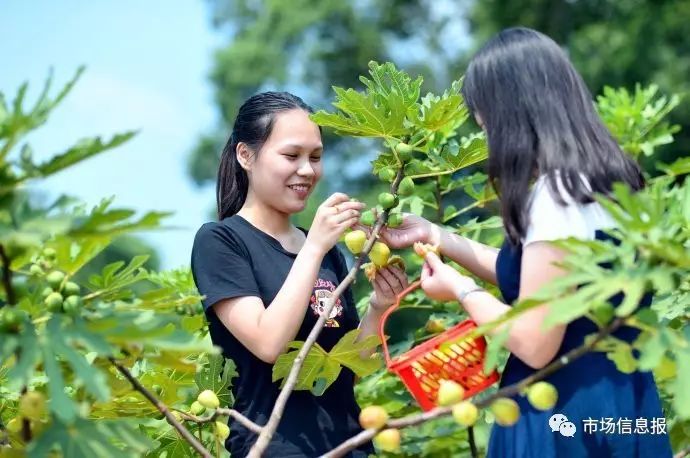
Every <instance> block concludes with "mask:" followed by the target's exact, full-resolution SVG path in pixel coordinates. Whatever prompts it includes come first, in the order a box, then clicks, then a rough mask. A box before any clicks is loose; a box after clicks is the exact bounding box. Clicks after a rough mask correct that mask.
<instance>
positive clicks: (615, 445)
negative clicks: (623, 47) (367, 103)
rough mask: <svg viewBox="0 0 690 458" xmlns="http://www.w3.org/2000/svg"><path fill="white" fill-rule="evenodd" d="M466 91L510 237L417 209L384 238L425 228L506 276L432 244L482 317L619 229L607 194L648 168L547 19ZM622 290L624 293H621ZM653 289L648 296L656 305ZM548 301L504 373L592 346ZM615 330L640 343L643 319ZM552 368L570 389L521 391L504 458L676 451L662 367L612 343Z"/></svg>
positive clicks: (495, 47) (435, 290) (581, 326)
mask: <svg viewBox="0 0 690 458" xmlns="http://www.w3.org/2000/svg"><path fill="white" fill-rule="evenodd" d="M462 93H463V96H464V99H465V103H466V104H467V106H468V107H469V109H470V111H471V112H472V113H473V114H474V116H475V118H476V120H477V122H478V124H479V125H480V127H481V128H482V129H483V130H484V131H485V132H486V136H487V139H488V148H489V157H488V175H489V180H490V183H491V184H492V186H493V188H494V189H495V190H496V192H497V195H498V196H499V200H500V210H501V216H502V217H503V224H504V228H505V235H506V237H505V242H504V244H503V246H502V247H501V249H500V250H497V249H494V248H492V247H489V246H486V245H483V244H481V243H478V242H476V241H472V240H470V239H467V238H464V237H461V236H458V235H455V234H451V233H449V232H447V231H445V230H443V229H442V228H439V227H438V226H436V225H433V224H431V223H430V222H428V221H426V220H425V219H423V218H420V217H417V216H415V215H405V217H404V219H403V224H402V225H401V226H399V227H398V228H395V229H391V228H387V229H385V230H384V232H383V239H384V241H385V242H387V243H388V244H389V245H390V246H391V247H393V248H403V247H406V246H409V245H411V244H412V243H413V242H415V241H417V240H421V241H425V242H429V243H432V244H437V245H439V246H440V250H441V252H442V254H444V255H445V256H447V257H449V258H451V259H452V260H454V261H456V262H457V263H458V264H460V265H462V266H464V267H465V268H467V269H468V270H469V271H471V272H472V273H473V274H474V275H476V276H477V277H480V278H482V279H484V280H486V281H488V282H491V283H494V284H496V285H498V287H499V289H500V291H501V294H502V296H503V298H502V300H501V299H499V298H497V297H494V296H493V295H492V294H490V293H488V292H487V291H485V290H483V289H482V288H479V287H478V286H477V284H476V283H475V281H474V280H473V279H472V278H470V277H466V276H463V275H461V274H460V273H459V272H458V271H456V270H455V269H453V268H452V267H451V266H448V265H446V264H444V263H443V262H442V261H441V260H440V259H439V257H438V256H436V255H435V254H433V253H430V254H428V255H427V257H426V262H425V265H424V267H423V271H422V288H423V289H424V291H425V292H426V294H427V295H428V296H430V297H432V298H434V299H437V300H457V301H459V302H460V304H461V305H462V307H463V308H464V309H465V310H466V311H467V313H468V314H469V315H470V317H471V318H472V319H473V320H474V321H475V322H477V323H478V324H480V325H481V324H485V323H488V322H491V321H493V320H495V319H497V318H499V317H500V316H501V315H503V314H505V313H506V312H507V311H508V310H510V304H512V303H513V302H515V301H516V300H520V299H523V298H525V297H528V296H530V295H531V294H533V293H535V292H536V291H537V290H539V289H540V288H541V287H543V286H544V285H546V284H548V283H549V282H551V281H553V280H554V279H556V278H557V277H559V276H562V275H564V271H563V270H562V269H560V268H559V267H557V265H556V264H557V263H558V262H559V261H561V260H562V259H563V258H564V256H565V254H564V253H563V251H562V250H560V249H559V248H557V247H556V246H555V245H553V244H552V243H550V242H551V241H553V240H557V239H564V238H568V237H577V238H580V239H590V240H591V239H595V238H597V239H601V238H604V237H607V234H606V233H605V232H603V229H607V228H611V227H613V226H614V224H615V223H614V221H613V220H612V218H611V217H610V216H609V215H608V214H607V212H606V211H605V210H604V208H603V207H602V206H601V205H600V204H599V203H597V202H596V201H595V200H594V199H593V194H594V193H602V194H610V192H611V190H612V186H613V184H614V183H615V182H622V183H624V184H626V185H628V186H629V187H630V188H631V189H632V190H635V191H636V190H639V189H641V188H642V187H643V186H644V178H643V175H642V173H641V171H640V168H639V167H638V165H637V164H636V163H635V162H634V161H633V160H632V159H631V158H630V157H629V156H627V155H626V154H625V153H624V152H623V151H621V149H620V148H619V147H618V145H617V143H616V141H615V140H614V138H613V137H612V136H611V134H610V133H609V132H608V130H607V129H606V127H605V126H604V125H603V123H602V121H601V119H600V118H599V116H598V115H597V113H596V111H595V109H594V104H593V101H592V97H591V95H590V93H589V91H588V90H587V88H586V86H585V84H584V82H583V80H582V78H581V77H580V75H579V74H578V73H577V71H576V70H575V68H574V67H573V66H572V64H571V63H570V61H569V60H568V58H567V56H566V55H565V53H564V52H563V50H562V49H561V48H560V47H559V46H558V45H557V44H556V43H555V42H554V41H553V40H551V39H550V38H548V37H546V36H545V35H543V34H541V33H539V32H536V31H534V30H530V29H526V28H512V29H507V30H504V31H502V32H500V33H499V34H498V35H496V36H495V37H493V38H492V39H491V40H489V42H488V43H486V45H485V46H484V47H483V48H482V49H481V50H480V51H479V52H478V53H477V54H476V55H475V56H474V57H473V58H472V60H471V62H470V64H469V66H468V69H467V73H466V75H465V79H464V83H463V88H462ZM620 299H621V298H620V297H617V298H614V299H612V304H613V305H614V306H615V305H617V304H618V303H619V302H620ZM650 300H651V297H649V296H647V297H645V298H644V302H643V304H642V305H647V306H648V305H649V303H650ZM548 313H549V305H548V304H544V305H540V306H538V307H535V308H533V309H531V310H530V311H528V312H526V313H524V314H523V315H521V316H520V317H519V318H518V319H516V320H514V321H512V323H511V327H510V332H509V334H508V338H507V340H506V342H505V346H506V348H507V349H508V350H509V351H510V353H511V354H510V357H509V359H508V362H507V364H506V366H505V368H504V369H503V373H502V380H501V386H505V385H511V384H513V383H516V382H518V381H520V380H523V379H524V378H526V377H528V376H529V375H531V374H533V373H534V372H535V371H537V370H539V369H540V368H543V367H544V366H546V365H548V364H549V363H550V362H552V361H554V360H555V359H557V358H559V357H560V356H561V355H563V354H564V353H566V352H568V351H569V350H571V349H573V348H575V347H578V346H580V345H582V344H583V342H584V338H585V336H587V335H589V334H593V333H595V332H596V331H597V329H598V328H597V326H596V325H595V324H594V323H593V322H592V321H590V320H589V319H587V318H580V319H577V320H575V321H573V322H571V323H569V324H568V325H557V326H554V327H552V328H549V329H548V330H546V331H545V330H543V329H542V323H543V321H544V318H545V317H546V315H547V314H548ZM614 335H615V337H617V338H619V339H623V340H625V341H627V342H631V341H633V340H634V339H635V337H636V335H637V332H636V330H635V329H632V328H630V327H623V328H621V329H619V330H617V331H616V332H615V333H614ZM546 381H548V382H550V383H551V384H553V385H554V386H555V387H556V388H557V390H558V401H557V403H556V405H555V407H554V408H552V409H549V410H547V411H540V410H537V409H535V408H534V407H533V406H531V405H530V403H529V402H527V399H526V398H524V397H522V396H515V397H514V399H515V401H517V403H518V404H519V407H520V410H521V413H522V415H521V417H520V419H519V420H518V422H517V423H516V424H514V425H513V426H505V427H504V426H499V425H495V426H494V427H493V429H492V433H491V438H490V441H489V450H488V455H489V456H490V457H496V458H499V457H500V458H504V457H539V458H542V457H556V456H558V457H570V456H572V457H582V456H592V457H608V456H617V457H650V458H651V457H655V458H656V457H668V456H671V448H670V443H669V439H668V435H667V433H666V431H665V429H664V430H663V431H662V428H657V430H656V431H655V432H654V433H650V430H651V425H652V424H653V422H663V421H665V419H664V416H663V413H662V410H661V405H660V401H659V396H658V392H657V387H656V385H655V382H654V377H653V375H652V373H651V372H633V373H631V374H626V373H622V372H620V371H619V370H618V369H617V368H616V366H615V365H614V363H613V362H612V361H610V360H609V359H608V358H607V357H606V354H605V353H602V352H591V353H588V354H586V355H585V356H583V357H582V358H580V359H578V360H576V361H574V362H572V363H571V364H568V365H567V366H565V367H564V368H562V369H561V370H559V371H557V372H556V373H554V374H552V375H549V376H548V377H546ZM553 415H558V416H557V417H554V419H552V416H553ZM566 418H567V421H568V422H569V424H568V425H566V426H567V430H565V431H561V429H559V425H556V426H557V427H556V428H553V429H552V426H553V425H554V422H561V421H563V422H565V421H566V420H565V419H566ZM607 419H611V420H607ZM638 419H640V420H639V422H640V423H641V422H642V421H644V422H645V423H646V424H647V430H646V431H640V430H638V429H637V426H638V425H637V422H638ZM550 420H551V421H550ZM590 420H591V421H594V422H596V424H597V425H599V423H600V421H601V422H603V421H609V422H610V421H613V422H624V423H619V424H617V425H615V428H614V431H613V433H610V431H607V432H603V431H601V430H596V429H594V428H589V429H588V430H585V429H584V428H583V425H584V424H585V422H586V421H590ZM621 424H622V425H624V426H625V428H626V429H622V428H621ZM593 429H594V430H593Z"/></svg>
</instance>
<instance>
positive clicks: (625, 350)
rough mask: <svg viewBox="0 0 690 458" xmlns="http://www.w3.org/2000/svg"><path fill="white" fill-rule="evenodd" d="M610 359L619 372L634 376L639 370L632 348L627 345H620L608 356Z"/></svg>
mask: <svg viewBox="0 0 690 458" xmlns="http://www.w3.org/2000/svg"><path fill="white" fill-rule="evenodd" d="M606 356H607V357H608V359H610V360H611V361H613V362H614V363H615V364H616V367H617V368H618V370H619V371H621V372H623V373H625V374H632V373H633V372H635V370H637V361H636V360H635V357H634V356H633V353H632V347H631V346H630V345H628V344H627V343H619V344H618V345H616V347H615V350H614V351H612V352H608V353H607V354H606Z"/></svg>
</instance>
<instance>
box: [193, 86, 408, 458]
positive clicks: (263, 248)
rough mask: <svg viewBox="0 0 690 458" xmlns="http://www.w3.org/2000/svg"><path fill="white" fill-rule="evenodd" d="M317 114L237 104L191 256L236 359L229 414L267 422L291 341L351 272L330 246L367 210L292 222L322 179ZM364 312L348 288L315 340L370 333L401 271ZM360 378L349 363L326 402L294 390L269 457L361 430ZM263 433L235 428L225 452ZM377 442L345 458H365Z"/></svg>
mask: <svg viewBox="0 0 690 458" xmlns="http://www.w3.org/2000/svg"><path fill="white" fill-rule="evenodd" d="M310 113H311V108H310V107H309V106H308V105H307V104H305V103H304V102H303V101H302V100H301V99H300V98H299V97H296V96H294V95H292V94H289V93H285V92H265V93H261V94H257V95H255V96H252V97H250V98H249V99H248V100H247V101H245V102H244V104H243V105H242V106H241V107H240V109H239V112H238V114H237V117H236V119H235V123H234V126H233V131H232V135H231V136H230V139H229V140H228V142H227V144H226V146H225V149H224V150H223V153H222V157H221V162H220V166H219V169H218V182H217V189H216V191H217V192H216V194H217V196H216V197H217V205H218V221H214V222H210V223H206V224H204V225H203V226H202V227H201V228H200V229H199V231H198V232H197V234H196V238H195V240H194V247H193V249H192V272H193V274H194V281H195V282H196V285H197V288H198V290H199V292H200V293H201V294H203V295H204V296H205V298H204V300H203V305H204V309H205V311H206V317H207V319H208V323H209V331H210V334H211V339H212V340H213V342H214V344H216V345H218V346H219V347H221V348H222V349H223V353H224V355H225V356H226V357H227V358H231V359H232V360H233V361H234V362H235V364H236V366H237V372H238V373H239V376H238V377H237V378H235V379H233V384H232V393H233V395H234V398H235V404H234V406H233V408H234V409H236V410H237V411H239V412H240V413H242V414H243V415H244V416H246V417H247V418H249V419H250V420H252V421H253V422H255V423H257V424H259V425H265V424H266V422H267V421H268V418H269V416H270V414H271V411H272V409H273V406H274V404H275V401H276V399H277V397H278V394H279V392H280V384H279V383H278V382H273V380H272V369H273V363H274V362H275V361H276V358H278V356H279V355H280V354H281V353H283V352H284V351H285V349H286V345H287V344H288V342H290V341H292V340H301V341H304V340H306V338H307V336H308V335H309V332H310V331H311V329H312V328H313V326H314V325H315V323H316V321H317V320H318V318H319V315H320V314H321V312H322V311H323V309H324V304H325V302H326V301H327V300H328V299H329V298H332V296H333V291H334V290H335V289H336V288H337V286H338V285H339V284H340V283H341V282H342V281H343V279H344V278H345V276H346V275H347V268H346V264H345V260H344V258H343V255H342V254H341V253H340V252H339V250H338V248H337V247H336V246H335V244H336V242H337V241H338V239H339V238H340V237H341V235H342V234H343V233H344V232H345V231H346V230H347V229H348V228H349V227H352V226H354V225H355V224H356V223H357V221H358V220H359V216H360V211H361V210H362V208H363V207H364V205H363V204H362V203H360V202H356V201H353V200H352V199H350V198H349V197H348V196H347V195H345V194H343V193H335V194H333V195H331V196H330V197H328V198H327V199H326V200H325V201H324V202H323V203H322V204H321V205H320V206H319V208H318V210H317V211H316V215H315V216H314V220H313V222H312V225H311V227H310V228H309V230H308V231H307V230H306V229H303V228H299V227H295V226H294V225H293V224H292V223H291V222H290V216H291V215H293V214H295V213H297V212H300V211H302V210H304V208H305V206H306V203H307V199H308V198H309V195H310V194H311V192H312V191H313V189H314V187H315V186H316V184H317V182H318V181H319V179H320V178H321V175H322V171H323V170H322V160H321V158H322V155H323V145H322V143H321V132H320V129H319V126H317V125H316V124H315V123H314V122H313V121H312V120H311V119H310V118H309V114H310ZM372 283H373V289H374V292H373V294H372V295H371V298H370V300H369V308H368V311H367V312H366V314H365V315H364V316H363V317H362V320H361V322H360V319H359V317H358V315H357V310H356V309H355V304H354V300H353V297H352V291H351V290H350V288H347V289H346V290H345V293H344V294H343V295H342V296H341V297H340V298H339V299H337V301H336V304H335V307H334V308H333V309H332V311H331V313H330V315H329V317H328V321H326V324H325V327H324V329H323V330H322V331H321V333H320V334H319V337H318V338H317V340H316V343H317V344H319V345H320V346H321V347H322V348H323V349H324V350H326V351H330V350H331V349H332V348H333V346H334V345H335V344H336V343H337V342H338V341H339V340H340V339H341V338H342V337H343V336H344V335H345V334H346V333H347V332H348V331H351V330H353V329H356V328H358V327H359V329H360V335H359V338H360V339H361V338H364V337H366V336H368V335H371V334H374V333H375V332H376V330H377V329H378V323H379V320H380V317H381V314H382V312H383V311H384V310H385V309H386V308H387V307H388V306H390V305H391V304H392V303H393V301H394V300H395V296H396V294H397V293H398V292H400V291H402V290H403V289H404V288H405V287H406V286H407V277H406V276H405V273H404V272H402V271H401V270H400V269H397V268H394V267H390V268H385V269H381V270H379V271H378V274H377V276H376V278H374V280H373V282H372ZM353 385H354V373H353V372H352V371H350V370H349V369H347V368H345V367H343V368H342V369H341V370H340V372H339V374H338V376H337V379H336V380H335V382H334V383H333V384H332V385H331V386H330V387H328V389H326V391H325V392H324V393H323V395H321V396H316V395H314V394H312V393H311V392H310V391H295V392H293V393H292V394H291V395H290V398H289V400H288V402H287V404H286V406H285V411H284V413H283V415H282V419H281V421H280V423H279V425H278V429H277V431H276V432H275V433H274V434H273V437H272V439H271V442H270V444H269V446H268V448H267V449H266V452H265V455H266V456H270V457H280V458H297V457H314V456H319V455H321V454H323V453H325V452H327V451H329V450H331V449H333V448H335V447H336V446H338V445H339V444H340V443H341V442H343V441H345V440H347V439H348V438H350V437H352V436H354V435H355V434H357V433H358V432H360V431H361V428H360V426H359V424H358V422H357V420H358V415H359V407H358V406H357V402H356V401H355V396H354V392H353ZM255 441H256V435H255V434H254V433H253V432H251V431H249V430H247V429H246V428H245V427H244V426H242V425H241V424H240V423H238V422H234V421H231V422H230V436H229V437H228V439H227V440H226V443H225V446H226V448H227V449H228V450H229V451H230V452H231V454H232V456H234V457H242V456H246V455H247V453H248V452H249V449H250V448H251V446H252V444H253V443H254V442H255ZM370 452H373V448H372V447H371V443H368V444H365V445H363V446H361V447H360V448H358V449H357V450H354V451H353V452H352V453H351V454H349V456H352V457H366V456H367V454H368V453H370Z"/></svg>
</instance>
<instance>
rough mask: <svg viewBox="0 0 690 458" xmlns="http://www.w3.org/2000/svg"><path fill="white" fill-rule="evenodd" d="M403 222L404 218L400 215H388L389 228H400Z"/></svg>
mask: <svg viewBox="0 0 690 458" xmlns="http://www.w3.org/2000/svg"><path fill="white" fill-rule="evenodd" d="M402 222H403V216H402V215H401V214H400V213H391V214H390V215H388V223H386V224H387V225H388V227H398V226H400V225H401V224H402Z"/></svg>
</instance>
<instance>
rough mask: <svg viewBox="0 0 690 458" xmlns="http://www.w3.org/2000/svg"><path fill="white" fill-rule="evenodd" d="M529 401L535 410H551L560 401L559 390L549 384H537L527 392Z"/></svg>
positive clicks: (542, 382)
mask: <svg viewBox="0 0 690 458" xmlns="http://www.w3.org/2000/svg"><path fill="white" fill-rule="evenodd" d="M527 400H528V401H529V402H530V404H532V405H533V406H534V408H535V409H539V410H549V409H551V408H553V406H555V405H556V401H558V390H556V387H554V386H553V385H552V384H550V383H548V382H544V381H541V382H537V383H535V384H534V385H532V386H530V387H529V389H528V390H527Z"/></svg>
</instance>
